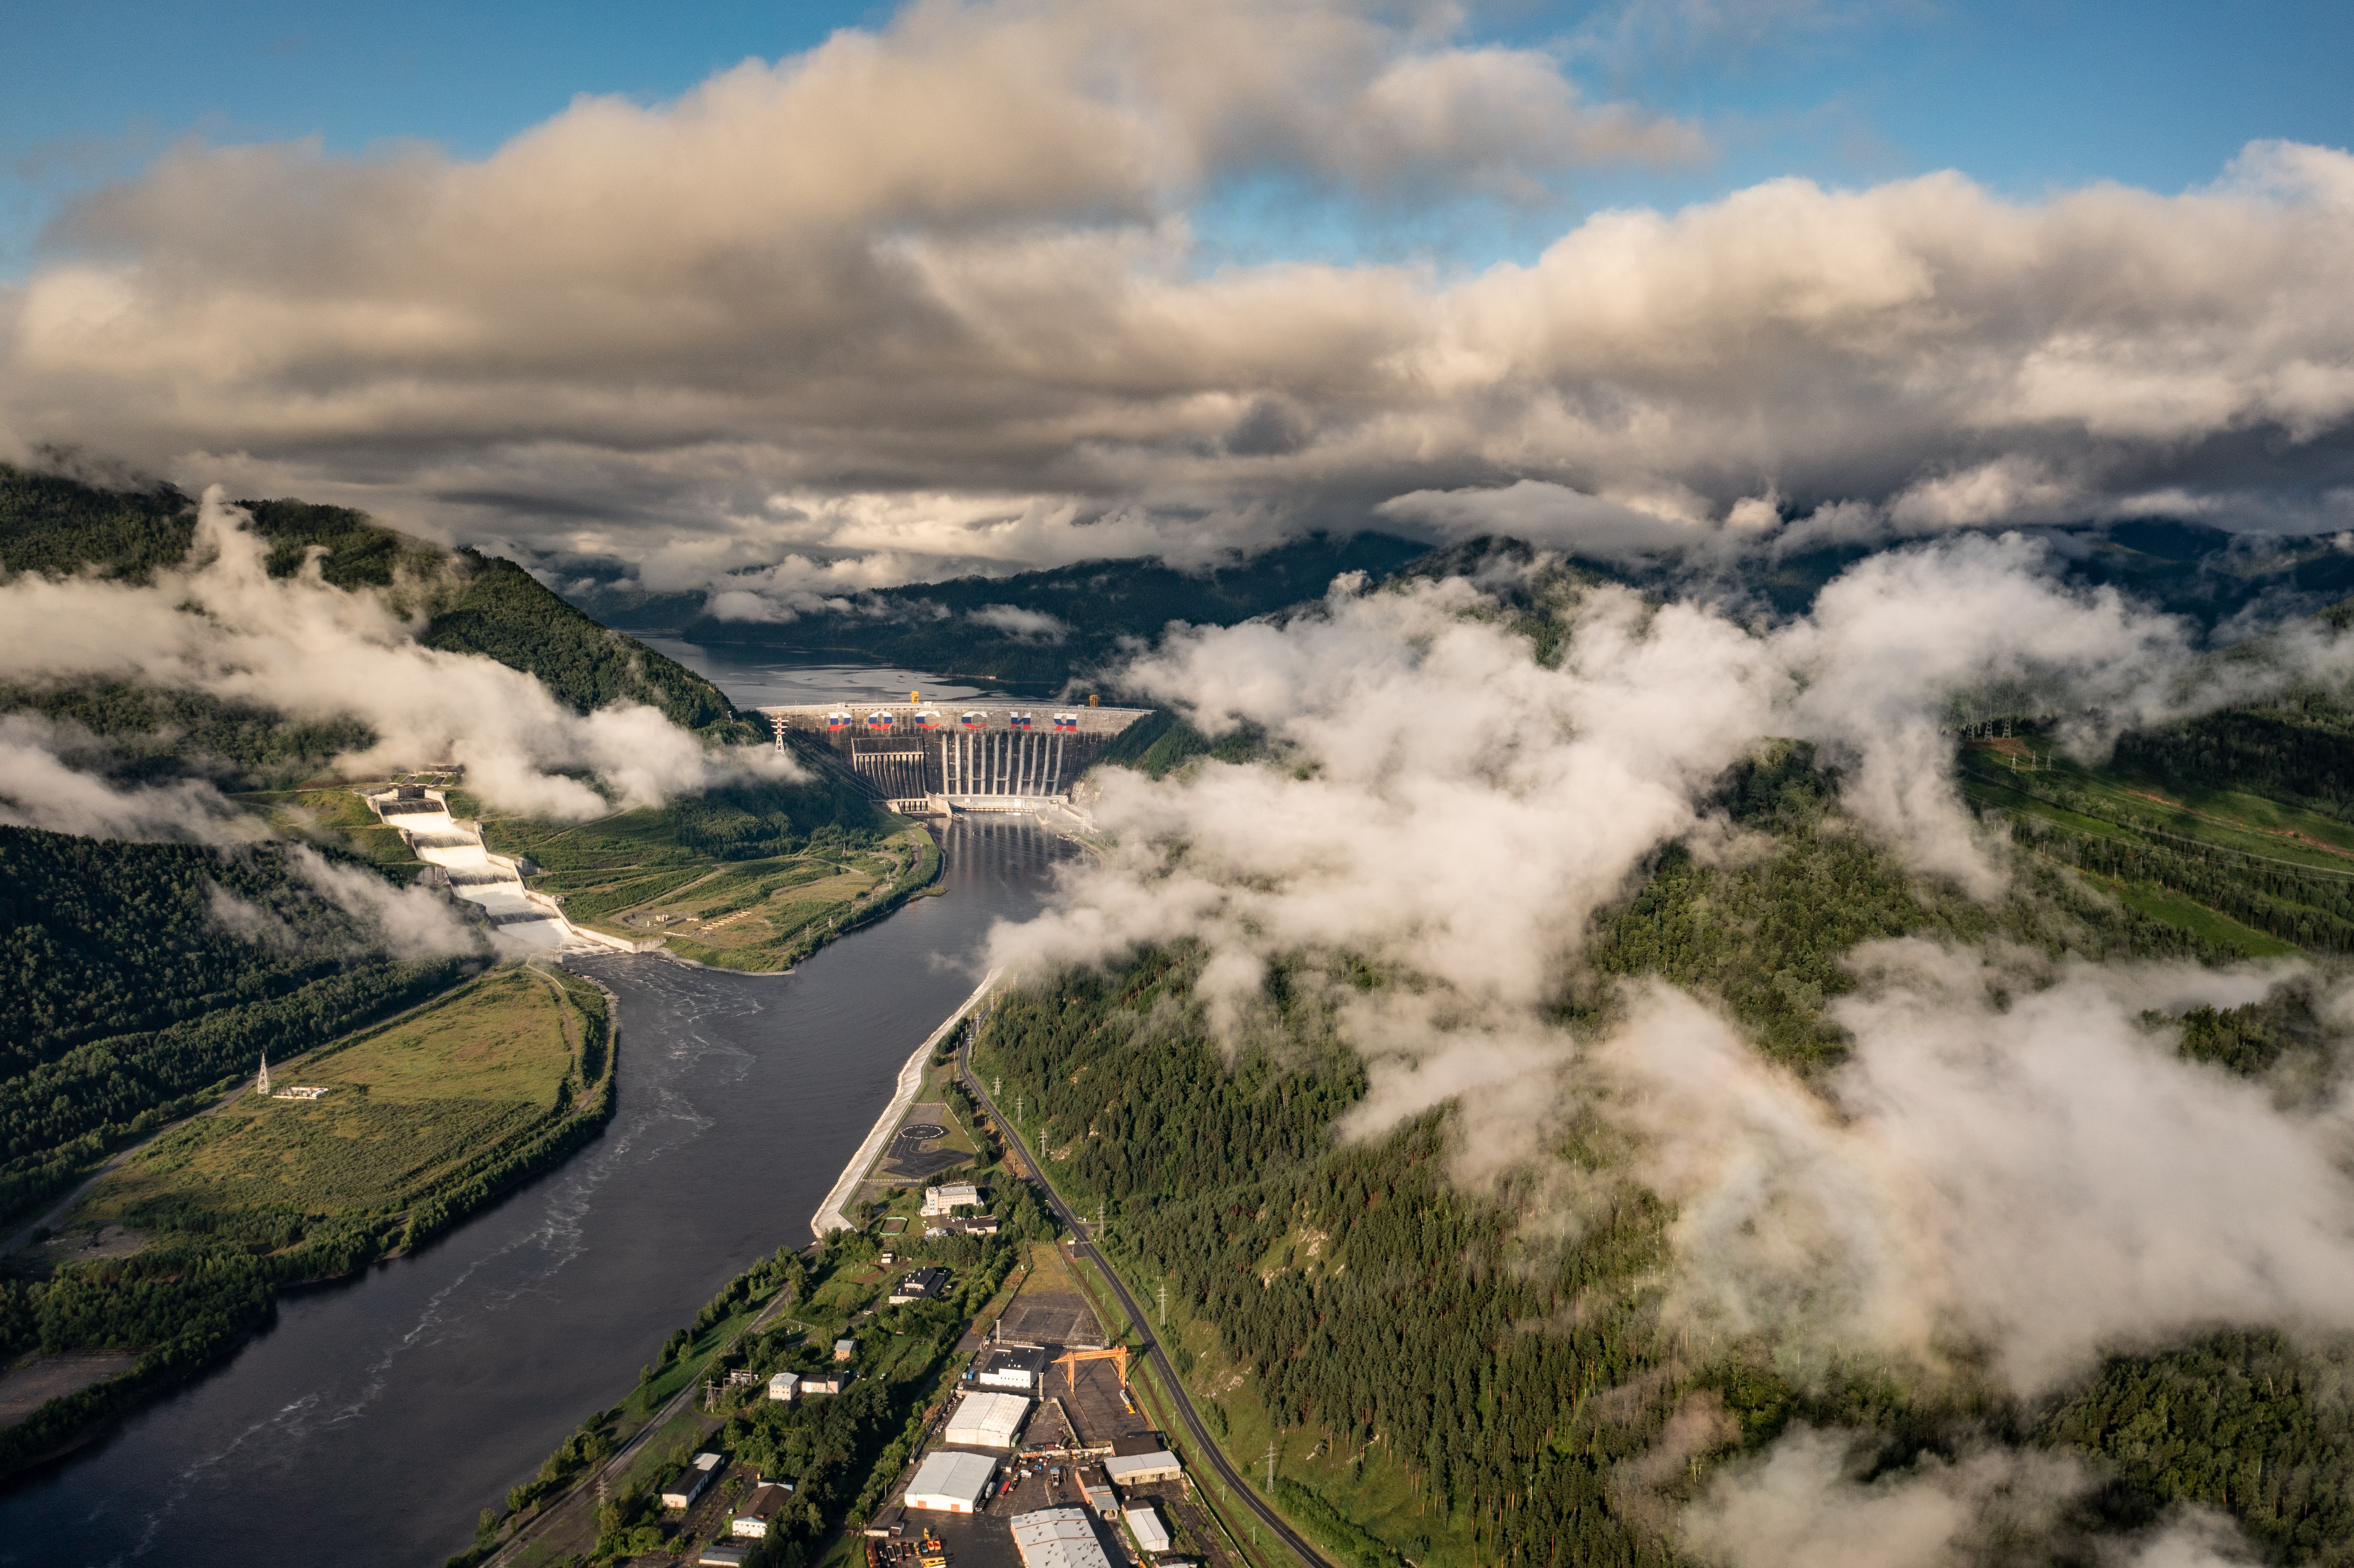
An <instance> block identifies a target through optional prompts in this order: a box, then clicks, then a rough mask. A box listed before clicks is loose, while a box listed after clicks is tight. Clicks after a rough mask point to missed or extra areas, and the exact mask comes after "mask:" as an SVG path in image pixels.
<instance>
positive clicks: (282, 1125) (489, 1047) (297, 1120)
mask: <svg viewBox="0 0 2354 1568" xmlns="http://www.w3.org/2000/svg"><path fill="white" fill-rule="evenodd" d="M617 1043H618V1008H617V1005H616V1000H615V999H614V998H613V996H612V993H611V992H610V991H608V990H607V989H606V988H604V987H603V986H601V985H599V984H598V983H596V982H595V981H594V980H588V979H585V978H582V977H578V976H562V977H559V976H557V975H555V974H551V973H549V972H547V971H546V970H542V969H535V968H531V967H527V966H526V967H520V968H518V967H509V968H504V969H498V970H493V972H492V973H490V974H488V975H484V976H482V977H480V978H478V979H477V980H472V981H469V982H468V983H467V984H466V985H464V986H461V987H459V988H457V990H455V991H451V992H448V993H445V994H444V995H443V996H441V997H440V998H437V999H436V1000H435V1001H433V1002H432V1003H429V1004H428V1005H427V1006H425V1007H422V1008H419V1009H415V1010H412V1011H410V1012H407V1013H404V1014H402V1015H400V1016H399V1017H398V1018H397V1019H395V1020H393V1021H390V1022H386V1023H380V1024H377V1025H375V1026H373V1027H371V1028H369V1029H366V1030H362V1031H357V1032H355V1033H353V1034H351V1035H348V1036H346V1037H345V1038H344V1039H343V1040H341V1041H338V1042H335V1043H334V1044H330V1045H328V1046H325V1047H323V1048H322V1049H320V1050H319V1051H317V1052H313V1053H312V1054H310V1055H309V1057H308V1058H307V1059H306V1060H305V1062H304V1064H303V1067H302V1077H303V1078H304V1079H306V1080H312V1082H311V1083H310V1084H309V1086H310V1087H313V1088H318V1089H321V1090H323V1093H321V1094H320V1095H319V1096H317V1097H313V1098H299V1099H292V1100H288V1099H281V1098H279V1097H265V1096H262V1095H260V1094H259V1093H256V1092H252V1091H244V1092H240V1093H239V1094H237V1095H233V1096H231V1097H229V1098H228V1100H227V1101H225V1102H223V1103H221V1104H218V1105H216V1106H214V1107H210V1108H209V1109H208V1110H207V1112H205V1113H204V1114H202V1115H199V1116H196V1117H192V1118H187V1119H186V1120H184V1121H182V1122H180V1123H178V1124H176V1125H175V1126H173V1127H171V1128H166V1129H164V1131H162V1132H161V1133H159V1134H158V1135H157V1136H156V1137H155V1138H154V1139H151V1140H149V1141H148V1142H147V1143H146V1144H145V1145H144V1146H143V1148H142V1149H140V1150H137V1151H134V1152H133V1153H132V1154H130V1155H127V1156H126V1157H125V1158H124V1159H123V1160H122V1161H121V1162H120V1163H119V1164H118V1165H117V1166H116V1167H114V1168H113V1169H111V1170H110V1171H108V1172H106V1173H104V1174H102V1175H101V1177H100V1178H99V1179H98V1180H97V1181H95V1182H93V1183H92V1184H91V1185H90V1189H89V1190H88V1191H87V1192H85V1193H84V1194H83V1195H81V1196H80V1198H78V1199H77V1201H76V1202H75V1204H74V1206H73V1207H72V1209H71V1210H70V1211H69V1213H67V1214H66V1215H65V1216H64V1217H63V1219H64V1224H63V1226H62V1228H63V1230H64V1232H65V1233H66V1234H64V1235H62V1236H60V1237H58V1238H57V1240H55V1241H53V1242H52V1243H51V1244H49V1245H48V1246H45V1247H40V1248H37V1249H36V1250H34V1251H33V1252H31V1253H29V1254H27V1255H20V1256H18V1257H16V1258H15V1259H13V1260H12V1270H11V1272H12V1277H10V1278H8V1279H7V1280H5V1290H6V1291H7V1292H8V1293H9V1295H10V1303H11V1306H12V1308H22V1310H21V1311H12V1313H11V1319H12V1321H14V1322H16V1323H17V1324H18V1325H19V1332H22V1331H23V1330H25V1329H27V1328H29V1329H30V1330H32V1332H33V1333H34V1334H36V1335H37V1346H38V1350H39V1351H40V1353H41V1356H43V1357H46V1356H57V1355H60V1354H64V1353H67V1352H72V1351H122V1350H126V1349H127V1350H128V1351H131V1352H132V1353H135V1355H136V1358H137V1359H136V1360H135V1361H133V1364H132V1365H131V1366H130V1367H129V1368H128V1369H127V1370H123V1371H121V1372H115V1373H114V1374H113V1375H111V1376H109V1377H107V1378H105V1379H103V1380H102V1381H99V1382H96V1383H90V1385H88V1386H85V1387H82V1388H80V1389H77V1390H75V1391H73V1392H71V1393H65V1394H62V1395H60V1396H59V1397H58V1398H54V1399H51V1400H49V1401H48V1402H47V1403H45V1404H41V1405H40V1406H39V1407H38V1408H37V1409H35V1410H34V1411H32V1412H31V1413H30V1414H27V1416H26V1417H25V1418H24V1419H23V1420H21V1421H19V1422H17V1423H16V1424H15V1425H11V1426H9V1427H7V1428H5V1430H0V1476H6V1475H10V1474H14V1473H15V1472H17V1471H20V1470H22V1469H25V1468H27V1467H30V1466H33V1465H37V1464H39V1463H41V1462H43V1461H46V1460H49V1459H53V1458H55V1457H58V1455H60V1454H64V1453H68V1452H70V1451H71V1450H72V1449H74V1448H76V1447H78V1446H81V1445H83V1444H85V1443H87V1442H89V1441H90V1440H91V1439H92V1438H93V1437H95V1436H98V1435H99V1434H100V1433H101V1431H103V1430H104V1429H105V1426H106V1425H107V1424H108V1423H109V1422H111V1421H112V1420H115V1419H117V1418H120V1417H122V1415H124V1414H128V1413H129V1412H130V1411H132V1410H133V1409H135V1408H136V1407H137V1406H139V1405H140V1404H143V1403H145V1402H146V1401H148V1400H149V1399H152V1398H154V1396H156V1395H158V1394H160V1393H164V1392H167V1391H168V1390H170V1389H171V1388H173V1387H175V1386H176V1385H178V1384H179V1383H182V1382H184V1381H186V1379H187V1378H188V1377H190V1376H193V1375H194V1374H196V1373H197V1372H202V1371H203V1370H204V1369H206V1368H207V1367H208V1366H210V1365H212V1364H213V1363H215V1362H216V1361H219V1360H220V1359H222V1358H224V1357H226V1356H228V1354H230V1353H231V1352H232V1351H235V1350H236V1349H237V1348H238V1347H239V1346H240V1345H242V1344H243V1343H245V1342H246V1340H248V1339H249V1337H250V1335H251V1334H252V1333H253V1332H254V1330H256V1329H257V1328H259V1327H260V1325H261V1324H262V1323H263V1322H264V1321H265V1320H266V1319H268V1318H269V1317H270V1314H271V1312H272V1311H273V1310H274V1308H275V1305H276V1300H277V1297H278V1293H279V1291H280V1290H281V1289H283V1288H286V1287H293V1286H305V1285H315V1284H319V1283H322V1282H325V1281H331V1280H335V1279H341V1278H345V1277H351V1276H353V1275H355V1274H356V1273H358V1272H360V1271H362V1270H364V1269H366V1268H367V1267H368V1266H371V1265H373V1264H376V1263H378V1262H380V1261H383V1260H386V1259H389V1258H396V1257H399V1256H403V1255H407V1254H409V1253H412V1252H414V1251H415V1250H416V1249H418V1248H419V1247H420V1246H422V1245H425V1244H427V1243H428V1242H429V1241H431V1240H432V1239H433V1238H434V1237H435V1236H436V1235H438V1234H441V1233H442V1232H443V1231H445V1230H447V1229H448V1228H449V1227H450V1226H451V1225H452V1224H456V1223H458V1222H459V1221H460V1220H461V1219H463V1218H464V1217H465V1216H467V1215H468V1214H471V1213H473V1212H475V1211H477V1210H479V1209H481V1208H482V1207H484V1206H486V1205H488V1204H489V1203H491V1202H494V1201H495V1200H496V1199H498V1198H499V1197H501V1196H502V1195H504V1193H505V1192H508V1191H510V1190H512V1189H513V1188H514V1187H516V1186H519V1185H521V1184H522V1183H523V1182H525V1181H528V1180H529V1179H530V1178H531V1177H533V1176H535V1175H537V1174H539V1173H540V1172H541V1171H546V1170H547V1169H549V1168H551V1167H552V1166H554V1165H556V1164H557V1163H560V1162H561V1161H562V1160H564V1159H565V1158H566V1157H567V1156H568V1155H569V1154H570V1153H571V1152H572V1151H573V1150H576V1149H578V1147H579V1146H580V1144H581V1143H583V1142H585V1141H586V1140H587V1139H589V1138H590V1137H593V1136H594V1135H595V1134H596V1132H597V1131H598V1130H599V1128H602V1126H603V1125H604V1124H605V1122H606V1121H607V1120H608V1119H610V1117H611V1115H612V1111H613V1106H614V1079H615V1065H616V1062H617V1059H618V1055H619V1052H618V1049H617ZM486 1053H487V1054H486ZM278 1081H279V1082H280V1083H281V1086H282V1085H286V1084H288V1083H290V1082H291V1081H292V1074H289V1073H286V1072H285V1071H283V1070H281V1075H280V1077H279V1079H278ZM84 1231H87V1232H88V1233H89V1234H90V1236H91V1237H92V1238H93V1239H95V1238H98V1237H101V1236H110V1237H111V1236H127V1237H128V1238H130V1243H131V1245H124V1246H109V1247H107V1248H105V1249H104V1252H103V1255H100V1256H97V1257H94V1258H84V1257H80V1256H77V1255H76V1253H77V1252H78V1251H91V1250H96V1249H92V1248H90V1247H88V1246H84V1247H81V1248H76V1247H73V1246H71V1245H69V1243H70V1242H71V1240H72V1238H73V1237H74V1235H75V1234H78V1233H80V1232H84ZM22 1343H23V1341H20V1345H21V1344H22ZM39 1359H40V1357H37V1358H35V1361H36V1363H37V1361H39Z"/></svg>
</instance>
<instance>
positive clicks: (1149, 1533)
mask: <svg viewBox="0 0 2354 1568" xmlns="http://www.w3.org/2000/svg"><path fill="white" fill-rule="evenodd" d="M1128 1528H1129V1529H1130V1530H1132V1531H1135V1532H1136V1543H1137V1544H1138V1545H1139V1546H1141V1547H1143V1548H1144V1549H1145V1550H1146V1551H1147V1552H1166V1551H1168V1550H1169V1532H1168V1531H1166V1530H1163V1529H1162V1528H1161V1516H1160V1515H1159V1514H1157V1513H1155V1512H1153V1511H1152V1510H1150V1508H1132V1509H1129V1510H1128Z"/></svg>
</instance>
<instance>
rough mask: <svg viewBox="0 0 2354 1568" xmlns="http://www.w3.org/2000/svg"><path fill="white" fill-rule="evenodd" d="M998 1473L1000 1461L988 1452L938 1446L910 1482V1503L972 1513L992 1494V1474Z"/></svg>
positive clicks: (945, 1510) (940, 1510)
mask: <svg viewBox="0 0 2354 1568" xmlns="http://www.w3.org/2000/svg"><path fill="white" fill-rule="evenodd" d="M996 1474H997V1461H996V1460H994V1459H992V1458H991V1457H989V1456H988V1455H986V1454H960V1453H957V1452H955V1451H954V1450H952V1449H947V1448H941V1449H936V1450H934V1451H933V1452H931V1453H929V1454H927V1455H925V1456H924V1462H923V1463H922V1464H921V1465H919V1466H917V1467H916V1478H915V1479H914V1480H912V1481H909V1482H908V1483H907V1506H908V1507H909V1508H928V1509H931V1510H934V1511H935V1512H938V1513H970V1512H971V1511H972V1510H974V1509H975V1508H977V1507H979V1506H980V1504H981V1499H983V1498H985V1497H987V1496H988V1495H989V1482H990V1478H991V1477H992V1476H994V1475H996Z"/></svg>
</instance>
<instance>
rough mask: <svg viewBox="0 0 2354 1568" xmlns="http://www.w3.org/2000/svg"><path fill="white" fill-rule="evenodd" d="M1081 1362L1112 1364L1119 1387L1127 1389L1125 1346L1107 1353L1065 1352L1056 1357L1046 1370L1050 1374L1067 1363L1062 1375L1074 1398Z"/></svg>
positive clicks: (1114, 1347) (1115, 1347) (1126, 1355)
mask: <svg viewBox="0 0 2354 1568" xmlns="http://www.w3.org/2000/svg"><path fill="white" fill-rule="evenodd" d="M1081 1361H1111V1362H1113V1363H1114V1364H1116V1365H1117V1366H1118V1367H1119V1386H1120V1387H1121V1388H1122V1389H1126V1388H1127V1387H1128V1347H1127V1346H1126V1345H1114V1346H1113V1347H1112V1348H1111V1349H1109V1350H1108V1351H1064V1352H1063V1353H1062V1354H1061V1355H1059V1356H1056V1357H1055V1360H1054V1361H1053V1363H1052V1364H1051V1365H1049V1366H1048V1368H1047V1369H1046V1370H1047V1371H1048V1372H1053V1371H1054V1369H1055V1367H1059V1366H1064V1365H1066V1363H1067V1364H1068V1370H1067V1371H1066V1372H1064V1374H1063V1375H1064V1376H1065V1377H1066V1378H1068V1379H1069V1380H1070V1389H1071V1393H1072V1395H1073V1396H1074V1397H1076V1395H1077V1393H1078V1392H1079V1363H1080V1362H1081Z"/></svg>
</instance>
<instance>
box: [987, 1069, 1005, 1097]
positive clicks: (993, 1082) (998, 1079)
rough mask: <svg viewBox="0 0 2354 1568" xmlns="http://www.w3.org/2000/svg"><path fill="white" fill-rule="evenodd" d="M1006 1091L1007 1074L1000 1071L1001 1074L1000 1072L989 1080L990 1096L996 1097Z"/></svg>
mask: <svg viewBox="0 0 2354 1568" xmlns="http://www.w3.org/2000/svg"><path fill="white" fill-rule="evenodd" d="M1004 1092H1005V1075H1004V1074H1002V1073H1000V1074H998V1075H996V1076H995V1077H992V1078H991V1079H990V1080H989V1097H990V1098H991V1099H995V1098H996V1097H998V1096H1000V1095H1002V1094H1003V1093H1004Z"/></svg>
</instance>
